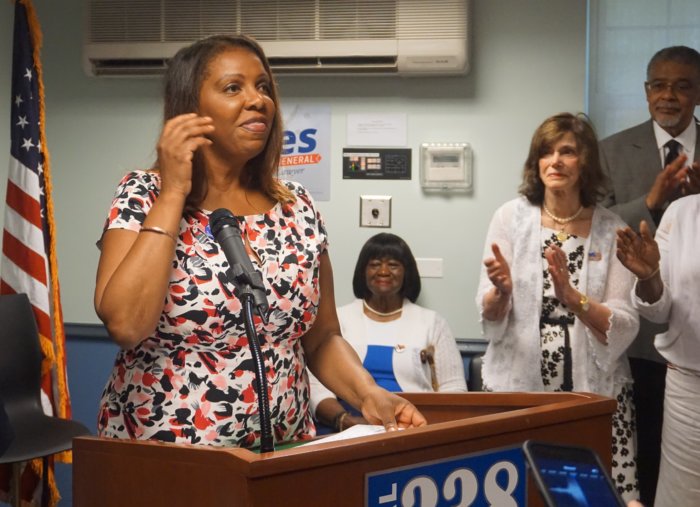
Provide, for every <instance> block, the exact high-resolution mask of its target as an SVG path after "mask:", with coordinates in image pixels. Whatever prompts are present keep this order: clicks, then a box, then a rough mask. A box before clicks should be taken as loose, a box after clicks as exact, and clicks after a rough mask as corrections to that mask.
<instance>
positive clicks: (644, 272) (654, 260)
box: [617, 220, 661, 280]
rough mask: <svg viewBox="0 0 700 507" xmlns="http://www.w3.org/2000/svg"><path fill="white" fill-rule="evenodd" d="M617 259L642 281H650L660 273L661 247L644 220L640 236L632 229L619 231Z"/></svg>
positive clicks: (640, 228) (627, 228)
mask: <svg viewBox="0 0 700 507" xmlns="http://www.w3.org/2000/svg"><path fill="white" fill-rule="evenodd" d="M617 258H618V259H620V262H621V263H622V264H623V265H624V266H625V267H626V268H627V269H629V270H630V271H631V272H632V273H634V274H635V275H636V276H637V278H639V279H640V280H643V279H648V278H649V277H651V276H653V275H654V274H655V273H656V271H658V269H659V260H660V258H661V255H660V254H659V246H658V245H657V244H656V241H654V238H652V237H651V232H650V231H649V225H648V224H647V223H646V222H645V221H644V220H642V222H641V223H640V224H639V234H637V233H636V232H634V231H633V230H632V229H631V228H630V227H625V228H624V229H618V230H617Z"/></svg>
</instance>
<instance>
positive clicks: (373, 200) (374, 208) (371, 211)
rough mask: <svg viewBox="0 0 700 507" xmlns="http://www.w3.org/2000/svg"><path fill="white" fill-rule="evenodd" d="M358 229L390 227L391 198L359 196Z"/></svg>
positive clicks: (387, 196)
mask: <svg viewBox="0 0 700 507" xmlns="http://www.w3.org/2000/svg"><path fill="white" fill-rule="evenodd" d="M360 227H391V196H390V195H361V196H360Z"/></svg>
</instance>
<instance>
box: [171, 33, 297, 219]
mask: <svg viewBox="0 0 700 507" xmlns="http://www.w3.org/2000/svg"><path fill="white" fill-rule="evenodd" d="M231 48H243V49H246V50H248V51H250V52H251V53H253V54H254V55H255V56H257V57H258V58H259V59H260V61H261V62H262V64H263V67H264V68H265V72H267V74H268V76H270V97H271V98H272V101H273V102H274V104H275V117H274V119H273V122H272V127H271V129H270V135H269V137H268V139H267V143H266V144H265V147H264V148H263V151H262V152H260V153H259V154H258V155H257V156H256V157H254V158H253V159H251V160H249V161H248V163H247V164H246V167H245V169H244V171H243V175H242V181H241V183H242V184H243V185H244V186H245V187H246V188H250V189H256V190H260V191H261V192H262V193H263V194H265V195H267V196H268V197H270V198H272V199H274V200H275V201H278V202H283V203H284V202H290V201H294V196H293V195H292V193H291V192H290V191H289V190H288V189H287V187H286V186H284V185H283V184H281V183H280V182H279V181H278V180H277V170H278V166H279V160H280V155H281V153H282V143H283V128H282V115H281V113H280V103H279V93H278V91H277V85H276V84H275V81H274V79H273V76H272V71H271V69H270V63H269V62H268V60H267V57H266V56H265V53H264V52H263V50H262V48H261V47H260V45H259V44H258V43H257V42H256V41H255V40H254V39H253V38H251V37H248V36H246V35H232V36H229V35H213V36H210V37H206V38H204V39H201V40H199V41H197V42H194V43H193V44H191V45H189V46H187V47H184V48H182V49H180V50H179V51H178V52H177V53H176V54H175V56H173V58H172V59H171V60H170V62H169V64H168V68H167V70H166V72H165V77H164V87H165V88H164V109H163V122H164V123H165V122H166V121H168V120H169V119H171V118H174V117H175V116H179V115H181V114H185V113H192V112H197V111H198V109H199V93H200V91H201V89H202V83H204V80H205V79H206V78H207V77H208V72H209V64H210V63H211V61H212V60H213V59H214V58H216V57H217V56H218V55H219V54H221V53H222V52H224V51H226V50H228V49H231ZM207 183H208V182H207V179H206V173H205V171H204V162H203V160H202V156H201V154H200V153H199V152H195V156H194V159H193V161H192V191H191V192H190V194H189V195H188V196H187V201H186V203H185V207H186V209H187V210H193V209H196V208H197V207H199V205H200V204H201V202H202V201H203V200H204V198H205V197H206V195H207Z"/></svg>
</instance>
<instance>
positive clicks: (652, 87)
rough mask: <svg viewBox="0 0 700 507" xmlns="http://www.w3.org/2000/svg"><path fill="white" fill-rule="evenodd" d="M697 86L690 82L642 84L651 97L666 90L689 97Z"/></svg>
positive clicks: (650, 82) (652, 82) (649, 82)
mask: <svg viewBox="0 0 700 507" xmlns="http://www.w3.org/2000/svg"><path fill="white" fill-rule="evenodd" d="M697 86H698V85H696V84H694V83H692V82H690V81H685V80H683V81H674V82H672V83H669V82H668V81H647V82H646V83H644V88H646V90H647V93H650V94H652V95H658V94H661V93H663V92H665V91H666V90H669V89H670V90H671V91H672V92H673V93H675V94H676V95H690V94H691V93H692V92H693V91H694V90H695V89H696V88H697Z"/></svg>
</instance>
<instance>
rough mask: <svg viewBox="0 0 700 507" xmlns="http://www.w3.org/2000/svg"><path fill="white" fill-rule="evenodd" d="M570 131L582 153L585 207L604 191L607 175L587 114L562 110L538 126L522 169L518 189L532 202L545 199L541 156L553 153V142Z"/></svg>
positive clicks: (581, 194)
mask: <svg viewBox="0 0 700 507" xmlns="http://www.w3.org/2000/svg"><path fill="white" fill-rule="evenodd" d="M568 133H571V134H573V135H574V139H575V140H576V148H577V150H578V153H579V167H580V169H581V175H580V179H579V181H580V198H581V204H582V205H583V206H586V207H588V206H592V205H594V204H595V203H597V202H598V201H599V200H600V198H601V196H602V194H603V190H604V185H605V181H606V180H605V175H604V174H603V170H602V169H601V167H600V154H599V152H598V140H597V138H596V134H595V131H594V130H593V126H592V125H591V122H590V121H589V119H588V117H587V116H586V115H584V114H582V113H579V114H576V115H574V114H571V113H559V114H555V115H554V116H550V117H549V118H547V119H546V120H545V121H544V122H542V124H541V125H540V126H539V127H537V130H535V133H534V134H533V136H532V141H531V143H530V153H529V154H528V156H527V160H526V161H525V167H524V169H523V181H522V183H521V185H520V188H519V192H520V193H521V194H522V195H524V196H525V197H526V198H527V200H528V201H530V203H531V204H535V205H538V206H539V205H541V204H542V203H543V202H544V183H542V179H541V178H540V159H541V158H542V157H544V156H545V155H547V154H548V153H551V151H552V149H553V148H554V145H555V144H556V143H557V142H558V141H559V140H560V139H561V138H562V137H564V135H566V134H568Z"/></svg>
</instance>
